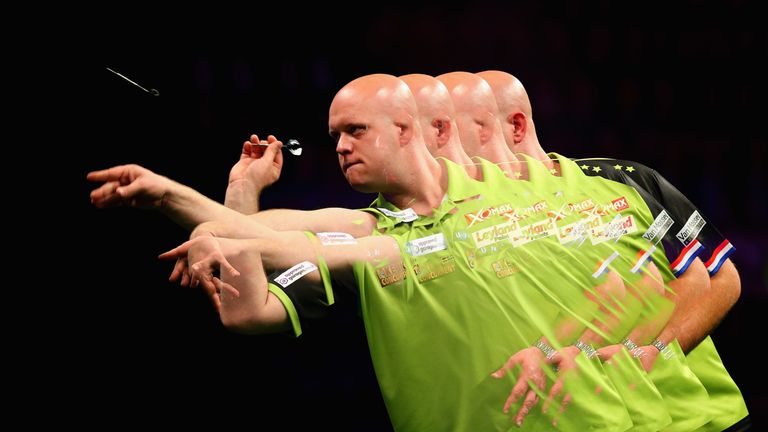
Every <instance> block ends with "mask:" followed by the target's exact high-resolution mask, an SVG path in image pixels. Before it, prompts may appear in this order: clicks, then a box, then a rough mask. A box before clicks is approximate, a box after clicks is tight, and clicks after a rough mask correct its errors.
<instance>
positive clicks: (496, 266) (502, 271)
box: [491, 258, 520, 278]
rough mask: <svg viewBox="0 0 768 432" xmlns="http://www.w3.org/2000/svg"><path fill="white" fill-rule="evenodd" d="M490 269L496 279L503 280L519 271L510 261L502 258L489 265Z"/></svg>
mask: <svg viewBox="0 0 768 432" xmlns="http://www.w3.org/2000/svg"><path fill="white" fill-rule="evenodd" d="M491 268H492V269H493V271H494V272H495V273H496V276H497V277H498V278H505V277H508V276H511V275H513V274H515V273H518V272H519V271H520V267H519V266H518V265H517V264H515V263H513V262H512V261H510V260H508V259H506V258H502V259H500V260H498V261H495V262H494V263H492V264H491Z"/></svg>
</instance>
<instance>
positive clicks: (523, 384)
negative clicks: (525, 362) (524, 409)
mask: <svg viewBox="0 0 768 432" xmlns="http://www.w3.org/2000/svg"><path fill="white" fill-rule="evenodd" d="M526 391H528V380H526V379H525V377H522V376H521V377H520V378H518V380H517V384H515V386H514V387H512V392H511V393H509V397H508V398H507V401H506V403H504V409H503V411H504V414H506V413H508V412H509V409H510V408H511V407H512V404H514V403H516V402H517V401H518V400H519V399H520V398H521V397H522V396H523V395H524V394H525V392H526Z"/></svg>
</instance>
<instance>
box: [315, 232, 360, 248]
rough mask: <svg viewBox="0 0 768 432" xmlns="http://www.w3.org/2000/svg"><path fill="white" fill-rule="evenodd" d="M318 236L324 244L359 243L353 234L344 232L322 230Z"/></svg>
mask: <svg viewBox="0 0 768 432" xmlns="http://www.w3.org/2000/svg"><path fill="white" fill-rule="evenodd" d="M317 238H318V239H319V240H320V243H322V244H323V245H324V246H331V245H340V244H357V240H355V238H354V237H352V235H351V234H348V233H343V232H320V233H317Z"/></svg>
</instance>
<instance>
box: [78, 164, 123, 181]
mask: <svg viewBox="0 0 768 432" xmlns="http://www.w3.org/2000/svg"><path fill="white" fill-rule="evenodd" d="M125 171H126V166H125V165H118V166H116V167H112V168H107V169H103V170H98V171H91V172H89V173H88V174H86V176H85V178H86V179H88V180H89V181H95V182H105V181H114V180H118V179H120V177H121V176H122V175H123V174H124V173H125Z"/></svg>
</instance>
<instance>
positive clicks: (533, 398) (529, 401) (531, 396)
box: [515, 390, 539, 427]
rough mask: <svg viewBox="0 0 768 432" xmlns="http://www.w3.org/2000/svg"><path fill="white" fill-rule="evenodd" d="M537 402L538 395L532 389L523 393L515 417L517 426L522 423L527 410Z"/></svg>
mask: <svg viewBox="0 0 768 432" xmlns="http://www.w3.org/2000/svg"><path fill="white" fill-rule="evenodd" d="M538 402H539V396H538V395H537V394H536V392H535V391H533V390H530V391H528V394H527V395H525V400H524V401H523V406H522V407H520V411H518V412H517V417H515V424H517V426H518V427H519V426H522V425H523V420H524V419H525V416H526V415H528V412H529V411H530V410H531V409H532V408H533V407H534V406H536V404H537V403H538Z"/></svg>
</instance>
